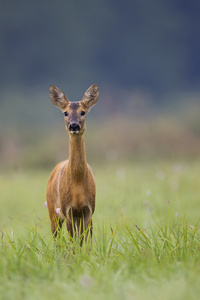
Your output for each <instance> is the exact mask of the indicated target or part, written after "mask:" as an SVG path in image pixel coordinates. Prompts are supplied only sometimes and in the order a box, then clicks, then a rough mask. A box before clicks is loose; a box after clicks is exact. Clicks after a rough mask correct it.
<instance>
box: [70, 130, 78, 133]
mask: <svg viewBox="0 0 200 300" xmlns="http://www.w3.org/2000/svg"><path fill="white" fill-rule="evenodd" d="M70 132H71V134H78V133H79V131H78V130H77V131H70Z"/></svg>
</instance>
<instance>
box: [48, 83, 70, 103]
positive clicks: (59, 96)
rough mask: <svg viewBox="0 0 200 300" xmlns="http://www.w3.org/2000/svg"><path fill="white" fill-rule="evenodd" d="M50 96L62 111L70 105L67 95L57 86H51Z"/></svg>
mask: <svg viewBox="0 0 200 300" xmlns="http://www.w3.org/2000/svg"><path fill="white" fill-rule="evenodd" d="M49 95H50V98H51V101H52V102H53V104H54V105H56V106H58V107H59V108H61V109H64V108H65V107H66V106H67V105H68V104H69V100H68V99H67V97H66V96H65V94H64V93H63V92H62V91H61V90H60V89H59V88H57V87H56V86H55V85H50V87H49Z"/></svg>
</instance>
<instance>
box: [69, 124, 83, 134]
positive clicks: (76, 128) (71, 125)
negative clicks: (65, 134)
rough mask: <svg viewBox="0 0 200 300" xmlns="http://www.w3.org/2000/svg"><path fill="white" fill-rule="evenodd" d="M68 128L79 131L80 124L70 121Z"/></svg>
mask: <svg viewBox="0 0 200 300" xmlns="http://www.w3.org/2000/svg"><path fill="white" fill-rule="evenodd" d="M69 130H70V131H71V132H79V131H80V125H79V124H78V123H71V124H70V126H69Z"/></svg>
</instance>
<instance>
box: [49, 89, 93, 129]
mask: <svg viewBox="0 0 200 300" xmlns="http://www.w3.org/2000/svg"><path fill="white" fill-rule="evenodd" d="M49 95H50V98H51V101H52V102H53V104H54V105H56V106H58V107H59V108H60V109H61V110H62V112H63V114H64V120H65V126H66V129H67V131H68V132H69V133H70V134H81V133H83V132H84V130H85V119H86V115H87V113H88V112H89V110H90V108H91V107H92V106H93V105H95V104H96V102H97V100H98V97H99V88H98V86H97V85H96V84H93V85H91V86H90V87H89V88H88V89H87V91H86V92H85V94H84V95H83V98H82V100H81V101H78V102H70V101H69V100H68V99H67V97H66V96H65V94H64V93H63V92H62V91H61V90H60V89H59V88H57V87H56V86H54V85H51V86H50V88H49Z"/></svg>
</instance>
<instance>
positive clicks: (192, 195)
mask: <svg viewBox="0 0 200 300" xmlns="http://www.w3.org/2000/svg"><path fill="white" fill-rule="evenodd" d="M199 166H200V165H199V162H198V161H195V162H173V161H171V162H170V161H168V162H163V161H161V162H155V161H154V162H151V163H149V162H148V163H147V162H143V163H142V162H140V163H139V162H138V163H131V164H120V165H111V166H109V167H98V166H96V167H95V166H93V169H94V170H95V173H96V174H95V177H96V182H97V205H96V212H95V214H94V218H93V221H94V236H93V243H92V248H91V250H90V251H88V248H87V246H86V245H83V247H82V248H80V247H79V244H78V243H77V242H76V241H70V240H69V237H68V234H67V232H66V229H65V228H64V227H63V229H62V231H61V234H60V238H59V239H58V241H57V242H53V239H52V236H51V232H50V222H49V219H48V212H47V209H46V208H45V206H44V201H45V189H46V182H47V180H48V175H49V173H48V172H42V171H40V172H39V171H38V172H35V173H32V172H30V173H24V172H18V173H15V174H13V173H12V174H6V175H1V178H0V190H1V211H0V229H1V238H0V240H1V248H0V295H1V298H2V299H36V298H38V299H66V298H67V299H68V298H73V299H80V298H83V299H86V298H87V299H94V298H95V299H198V298H199V293H200V284H199V282H200V234H199V233H200V232H199V217H200V215H199V200H200V199H199V195H200V185H199V177H198V174H199V171H200V167H199Z"/></svg>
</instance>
